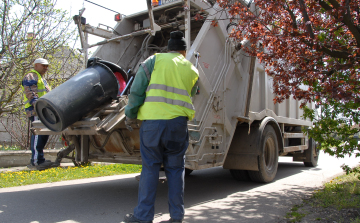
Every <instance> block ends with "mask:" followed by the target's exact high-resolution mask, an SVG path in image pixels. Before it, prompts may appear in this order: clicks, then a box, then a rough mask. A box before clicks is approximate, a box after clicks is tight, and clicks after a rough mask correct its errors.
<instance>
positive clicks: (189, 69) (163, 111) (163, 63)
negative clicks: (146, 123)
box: [137, 53, 199, 120]
mask: <svg viewBox="0 0 360 223" xmlns="http://www.w3.org/2000/svg"><path fill="white" fill-rule="evenodd" d="M155 58H156V59H155V66H154V70H153V72H152V74H151V78H150V83H149V86H148V87H147V89H146V98H145V101H144V104H143V105H142V106H140V108H139V112H138V117H137V118H138V119H140V120H159V119H165V120H166V119H173V118H176V117H179V116H185V117H188V119H189V120H191V119H193V118H194V115H195V108H194V106H193V104H192V102H191V98H190V94H191V89H192V88H193V86H194V85H195V83H196V81H197V79H198V77H199V76H198V72H197V70H196V68H195V67H194V66H193V65H192V64H191V63H190V61H188V60H186V59H185V58H184V57H183V56H182V55H181V54H179V53H160V54H156V57H155Z"/></svg>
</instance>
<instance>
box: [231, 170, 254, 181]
mask: <svg viewBox="0 0 360 223" xmlns="http://www.w3.org/2000/svg"><path fill="white" fill-rule="evenodd" d="M230 173H231V176H232V177H233V178H234V179H235V180H238V181H250V180H251V179H250V176H249V173H248V171H247V170H234V169H231V170H230Z"/></svg>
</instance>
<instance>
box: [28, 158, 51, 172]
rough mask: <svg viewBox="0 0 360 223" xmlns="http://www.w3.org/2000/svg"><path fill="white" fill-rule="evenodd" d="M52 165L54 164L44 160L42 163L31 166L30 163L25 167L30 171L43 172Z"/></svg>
mask: <svg viewBox="0 0 360 223" xmlns="http://www.w3.org/2000/svg"><path fill="white" fill-rule="evenodd" d="M53 164H54V163H53V162H51V161H50V160H45V161H44V162H42V163H40V164H38V165H33V164H32V163H30V164H29V165H27V168H28V169H30V170H45V169H48V168H50V167H52V165H53Z"/></svg>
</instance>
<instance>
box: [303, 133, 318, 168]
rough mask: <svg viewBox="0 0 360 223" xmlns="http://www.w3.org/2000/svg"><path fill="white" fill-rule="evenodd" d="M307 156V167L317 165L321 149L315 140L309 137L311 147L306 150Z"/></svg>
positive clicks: (305, 163)
mask: <svg viewBox="0 0 360 223" xmlns="http://www.w3.org/2000/svg"><path fill="white" fill-rule="evenodd" d="M304 153H305V157H306V160H308V161H307V162H306V161H304V165H305V166H307V167H316V166H317V163H318V160H319V149H318V147H317V146H316V142H315V140H313V139H312V138H310V139H309V148H308V149H307V150H305V152H304Z"/></svg>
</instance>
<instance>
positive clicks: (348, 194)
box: [286, 167, 360, 223]
mask: <svg viewBox="0 0 360 223" xmlns="http://www.w3.org/2000/svg"><path fill="white" fill-rule="evenodd" d="M358 168H359V170H360V167H358ZM304 204H310V205H311V206H312V207H314V208H315V207H321V208H328V207H331V208H336V209H338V210H342V209H350V208H359V207H360V179H359V174H354V173H352V174H349V175H346V174H344V175H341V176H339V177H336V178H334V179H332V180H330V182H327V183H325V185H324V187H323V188H322V189H320V190H316V191H315V192H314V194H313V195H312V197H311V198H310V199H309V200H306V201H305V200H304V201H303V203H302V204H301V205H295V206H294V207H293V208H292V209H291V210H290V212H288V213H287V214H286V218H288V219H289V220H291V222H299V221H301V219H302V218H303V217H305V216H306V215H307V214H308V213H306V212H304V211H303V210H302V209H301V207H302V206H303V205H304ZM320 220H322V219H321V218H319V217H318V218H316V219H315V221H320ZM351 223H360V218H359V217H357V218H355V219H353V220H352V221H351Z"/></svg>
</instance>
